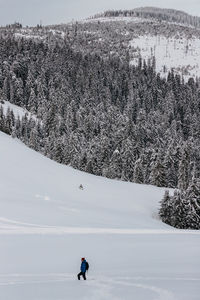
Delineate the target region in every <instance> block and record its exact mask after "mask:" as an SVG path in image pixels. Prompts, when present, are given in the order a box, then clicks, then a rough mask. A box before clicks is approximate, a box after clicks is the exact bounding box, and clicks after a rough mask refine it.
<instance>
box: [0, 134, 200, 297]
mask: <svg viewBox="0 0 200 300" xmlns="http://www.w3.org/2000/svg"><path fill="white" fill-rule="evenodd" d="M80 184H82V185H83V187H84V189H83V190H81V189H79V185H80ZM163 193H164V189H162V188H156V187H153V186H145V185H138V184H133V183H125V182H120V181H115V180H108V179H105V178H101V177H96V176H92V175H90V174H86V173H83V172H80V171H77V170H73V169H72V168H70V167H66V166H63V165H60V164H57V163H55V162H53V161H51V160H49V159H48V158H46V157H43V156H42V155H40V154H38V153H36V152H34V151H32V150H30V149H28V148H27V147H25V146H24V145H23V144H22V143H21V142H19V141H17V140H13V139H12V138H10V137H9V136H7V135H5V134H3V133H1V132H0V241H1V246H0V299H2V300H27V299H29V300H64V299H92V300H94V299H95V300H99V299H102V300H104V299H115V300H129V299H136V300H147V299H148V300H153V299H154V300H198V299H199V294H200V257H199V249H200V232H199V231H184V230H175V229H173V228H171V227H169V226H167V225H165V224H163V223H161V222H160V220H159V219H158V218H157V210H158V207H159V201H160V199H161V198H162V196H163ZM82 256H85V257H86V259H88V261H89V263H90V270H89V274H88V281H86V282H84V281H80V282H79V281H78V280H77V279H76V274H77V273H78V272H79V267H80V258H81V257H82Z"/></svg>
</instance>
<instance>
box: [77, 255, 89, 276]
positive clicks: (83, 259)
mask: <svg viewBox="0 0 200 300" xmlns="http://www.w3.org/2000/svg"><path fill="white" fill-rule="evenodd" d="M80 269H81V272H80V273H79V274H78V275H77V276H78V280H80V277H81V276H83V279H84V280H86V276H85V273H86V271H87V263H86V259H85V258H84V257H82V258H81V268H80Z"/></svg>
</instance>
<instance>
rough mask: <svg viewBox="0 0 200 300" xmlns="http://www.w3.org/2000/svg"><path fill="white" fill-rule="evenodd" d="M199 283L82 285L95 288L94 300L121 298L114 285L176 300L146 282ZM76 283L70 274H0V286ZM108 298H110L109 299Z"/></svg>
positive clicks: (125, 280)
mask: <svg viewBox="0 0 200 300" xmlns="http://www.w3.org/2000/svg"><path fill="white" fill-rule="evenodd" d="M150 280H155V281H164V280H167V281H168V280H171V281H174V280H175V281H199V282H200V278H184V277H182V278H181V277H175V278H172V277H116V279H110V278H109V277H100V278H97V279H94V278H91V279H89V280H87V281H86V282H85V283H84V284H87V285H88V286H90V287H94V288H95V294H94V296H95V299H114V300H120V299H121V298H119V297H116V296H115V295H113V293H112V290H113V288H114V286H115V285H117V286H119V285H120V286H122V288H123V287H124V288H125V287H132V288H133V289H134V288H136V289H145V290H149V291H151V292H153V293H155V294H156V298H155V300H176V299H177V298H176V297H175V296H174V294H173V293H172V292H170V291H169V290H167V289H163V288H160V287H156V286H153V285H149V284H147V283H148V281H150ZM70 281H71V282H72V281H73V282H74V281H76V275H75V274H71V273H46V274H30V273H29V274H18V273H16V274H14V273H12V274H0V286H8V287H9V286H13V285H16V286H17V285H18V286H20V285H26V284H39V285H41V284H46V283H51V284H53V283H62V282H63V283H66V282H70ZM102 297H103V298H102ZM109 297H110V298H109Z"/></svg>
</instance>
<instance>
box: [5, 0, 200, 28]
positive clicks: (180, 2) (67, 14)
mask: <svg viewBox="0 0 200 300" xmlns="http://www.w3.org/2000/svg"><path fill="white" fill-rule="evenodd" d="M141 6H157V7H166V8H175V9H180V10H184V11H186V12H188V13H190V14H193V15H198V16H200V0H165V1H164V0H0V25H5V24H10V23H13V22H15V21H17V22H20V23H22V24H23V25H24V26H25V25H37V24H39V23H40V21H42V24H43V25H46V24H59V23H65V22H68V21H71V20H72V19H73V20H80V19H81V18H86V17H89V16H91V15H93V14H95V13H99V12H103V11H105V10H107V9H132V8H135V7H141Z"/></svg>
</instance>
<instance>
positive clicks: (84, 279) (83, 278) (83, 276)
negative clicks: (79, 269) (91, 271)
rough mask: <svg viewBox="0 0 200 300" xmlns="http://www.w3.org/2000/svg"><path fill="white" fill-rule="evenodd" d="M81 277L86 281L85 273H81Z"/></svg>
mask: <svg viewBox="0 0 200 300" xmlns="http://www.w3.org/2000/svg"><path fill="white" fill-rule="evenodd" d="M82 275H83V279H84V280H86V276H85V272H84V273H82Z"/></svg>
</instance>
